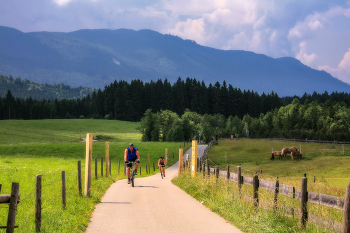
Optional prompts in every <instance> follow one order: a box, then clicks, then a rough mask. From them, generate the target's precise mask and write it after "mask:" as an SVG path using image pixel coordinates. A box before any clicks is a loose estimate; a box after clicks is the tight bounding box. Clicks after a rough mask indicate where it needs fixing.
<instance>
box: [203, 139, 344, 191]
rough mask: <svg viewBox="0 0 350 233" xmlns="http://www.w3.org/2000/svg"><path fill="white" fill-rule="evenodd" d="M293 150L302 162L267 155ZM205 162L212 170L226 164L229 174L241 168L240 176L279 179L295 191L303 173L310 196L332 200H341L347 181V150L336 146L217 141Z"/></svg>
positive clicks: (223, 166)
mask: <svg viewBox="0 0 350 233" xmlns="http://www.w3.org/2000/svg"><path fill="white" fill-rule="evenodd" d="M290 146H296V147H297V148H299V150H301V151H302V153H303V158H302V159H301V160H300V161H299V160H292V159H291V157H290V156H288V158H287V161H286V160H279V159H275V160H274V161H273V160H271V151H272V149H273V150H274V151H276V150H281V149H282V148H283V147H290ZM208 158H209V159H210V160H211V162H212V165H213V166H216V165H217V166H221V167H222V168H225V167H226V166H227V164H229V165H230V166H231V168H232V171H236V167H237V166H239V165H240V166H241V168H242V175H246V176H252V175H254V174H255V173H258V174H259V175H260V173H261V171H262V178H263V179H266V180H271V181H274V180H276V177H278V178H279V180H280V183H283V184H287V185H292V186H296V187H299V186H300V184H301V178H302V177H303V176H304V174H305V173H306V175H307V177H308V178H309V183H313V180H314V177H315V178H316V182H315V183H314V185H312V186H310V190H309V191H311V192H320V193H324V194H328V195H333V196H340V197H344V195H345V188H346V184H347V182H348V181H350V170H349V163H350V146H349V145H345V146H344V154H343V146H342V145H337V144H317V143H299V142H286V141H270V140H254V139H239V140H229V139H227V140H221V141H220V142H219V145H217V146H213V147H212V148H211V149H210V151H209V153H208ZM311 181H312V182H311Z"/></svg>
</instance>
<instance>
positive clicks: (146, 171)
mask: <svg viewBox="0 0 350 233" xmlns="http://www.w3.org/2000/svg"><path fill="white" fill-rule="evenodd" d="M146 174H148V169H147V164H146Z"/></svg>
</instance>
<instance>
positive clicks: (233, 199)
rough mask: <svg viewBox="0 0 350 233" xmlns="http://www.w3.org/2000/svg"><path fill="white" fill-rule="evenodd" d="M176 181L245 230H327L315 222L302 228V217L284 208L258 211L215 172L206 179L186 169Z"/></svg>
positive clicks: (176, 183)
mask: <svg viewBox="0 0 350 233" xmlns="http://www.w3.org/2000/svg"><path fill="white" fill-rule="evenodd" d="M173 183H174V184H175V185H177V186H179V187H180V188H182V189H183V190H184V191H186V192H187V193H188V194H190V195H191V196H192V197H194V198H195V199H197V200H198V201H200V202H202V203H203V204H204V205H205V206H207V207H208V208H209V209H210V210H212V211H213V212H215V213H217V214H219V215H220V216H222V217H223V218H225V219H226V220H227V221H229V222H230V223H231V224H233V225H234V226H236V227H238V228H239V229H241V230H242V231H243V232H247V233H249V232H252V233H256V232H281V233H282V232H283V233H285V232H327V231H326V230H324V229H322V228H319V227H316V226H314V225H312V224H307V225H306V228H305V229H301V228H300V225H299V219H298V218H292V217H289V216H287V215H286V213H285V211H283V210H282V209H277V210H276V211H271V210H270V211H269V210H266V209H264V208H258V209H257V210H255V209H254V207H253V203H251V202H249V201H248V200H246V199H245V198H244V193H243V195H241V196H240V195H239V192H238V188H237V184H236V183H234V182H229V183H228V182H227V180H226V179H223V178H220V179H219V180H218V181H216V178H215V177H214V176H213V175H211V177H210V179H207V178H203V176H202V175H201V174H198V173H197V175H196V176H195V177H194V178H191V175H190V174H189V173H188V172H186V173H184V174H182V175H181V176H179V177H176V178H175V179H173ZM259 195H260V193H259ZM259 198H260V196H259Z"/></svg>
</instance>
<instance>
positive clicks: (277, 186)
mask: <svg viewBox="0 0 350 233" xmlns="http://www.w3.org/2000/svg"><path fill="white" fill-rule="evenodd" d="M279 191H280V183H279V181H278V177H277V179H276V182H275V193H274V196H273V203H274V207H275V209H277V196H278V193H279Z"/></svg>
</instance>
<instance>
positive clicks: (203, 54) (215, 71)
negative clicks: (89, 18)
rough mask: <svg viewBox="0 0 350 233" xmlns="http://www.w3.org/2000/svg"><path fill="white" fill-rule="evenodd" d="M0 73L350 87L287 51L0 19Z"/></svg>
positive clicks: (86, 80) (91, 81) (296, 88)
mask: <svg viewBox="0 0 350 233" xmlns="http://www.w3.org/2000/svg"><path fill="white" fill-rule="evenodd" d="M0 34H1V35H2V36H1V38H0V74H3V75H5V76H7V75H9V74H11V75H12V76H13V77H21V78H22V79H29V80H33V81H35V82H38V83H48V84H55V83H64V84H67V85H70V86H72V87H76V86H85V87H91V88H103V87H104V86H105V85H109V84H111V83H112V82H114V80H125V81H131V80H135V79H140V80H142V81H144V82H149V81H151V80H157V79H162V80H165V79H168V81H169V82H171V83H174V82H176V80H177V78H179V77H181V78H182V79H186V78H187V77H189V78H195V79H197V80H200V81H204V82H205V83H206V85H209V84H210V83H211V84H214V83H215V82H217V81H218V82H220V83H223V81H226V83H227V84H231V85H232V86H234V87H236V88H240V89H242V90H243V89H244V90H253V91H256V92H258V93H259V94H262V93H263V92H264V93H270V92H271V91H274V92H275V93H278V94H279V96H294V95H298V96H301V95H303V94H304V93H313V92H314V91H315V92H318V93H323V92H324V91H328V92H330V93H331V92H347V93H348V92H350V85H349V84H346V83H344V82H342V81H340V80H338V79H336V78H334V77H332V76H331V75H330V74H328V73H326V72H325V71H318V70H314V69H312V68H310V67H308V66H306V65H304V64H302V63H301V62H300V61H299V60H297V59H295V58H292V57H282V58H271V57H268V56H266V55H264V54H256V53H254V52H250V51H242V50H219V49H214V48H210V47H206V46H202V45H199V44H197V43H196V42H194V41H192V40H184V39H181V38H180V37H178V36H172V35H168V34H165V35H163V34H161V33H159V32H155V31H152V30H148V29H142V30H139V31H134V30H131V29H116V30H110V29H82V30H78V31H74V32H29V33H23V32H21V31H19V30H17V29H13V28H8V27H3V26H0Z"/></svg>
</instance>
